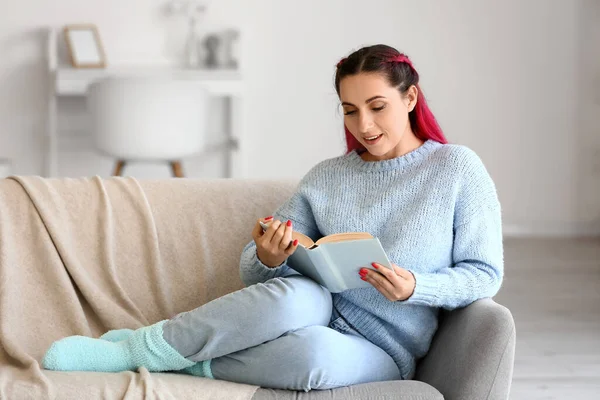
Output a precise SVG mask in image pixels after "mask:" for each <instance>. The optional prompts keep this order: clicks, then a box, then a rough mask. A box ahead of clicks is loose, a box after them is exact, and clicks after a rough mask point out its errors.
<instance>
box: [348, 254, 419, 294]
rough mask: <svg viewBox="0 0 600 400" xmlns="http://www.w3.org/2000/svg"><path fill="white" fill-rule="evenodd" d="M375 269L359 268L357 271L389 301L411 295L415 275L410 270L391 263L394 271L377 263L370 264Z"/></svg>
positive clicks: (413, 288) (414, 283)
mask: <svg viewBox="0 0 600 400" xmlns="http://www.w3.org/2000/svg"><path fill="white" fill-rule="evenodd" d="M371 265H372V266H373V268H375V271H373V270H372V269H368V268H361V270H360V271H359V274H360V277H361V279H362V280H363V281H367V282H369V283H370V284H371V285H373V286H374V287H375V289H377V290H379V291H380V292H381V294H383V295H384V296H385V297H387V298H388V300H391V301H402V300H406V299H408V298H409V297H410V296H412V294H413V292H414V291H415V285H416V281H415V276H414V275H413V274H412V272H410V271H408V270H406V269H404V268H400V267H399V266H397V265H396V264H392V266H393V268H394V270H395V271H396V273H394V272H393V271H392V270H390V269H389V268H387V267H384V266H383V265H381V264H378V263H372V264H371Z"/></svg>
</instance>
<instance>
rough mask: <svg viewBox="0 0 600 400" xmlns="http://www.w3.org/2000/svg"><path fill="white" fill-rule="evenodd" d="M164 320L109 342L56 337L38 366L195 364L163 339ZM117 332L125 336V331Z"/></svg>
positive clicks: (166, 367) (112, 368)
mask: <svg viewBox="0 0 600 400" xmlns="http://www.w3.org/2000/svg"><path fill="white" fill-rule="evenodd" d="M165 322H166V320H165V321H160V322H157V323H156V324H153V325H150V326H145V327H143V328H140V329H137V330H135V331H133V332H132V333H130V334H129V335H128V336H127V338H126V339H125V340H123V341H117V342H111V341H107V340H103V339H92V338H89V337H85V336H69V337H66V338H64V339H61V340H58V341H56V342H54V343H53V344H52V346H50V348H49V349H48V351H47V352H46V354H45V356H44V359H43V360H42V365H43V367H44V368H46V369H50V370H55V371H102V372H119V371H136V370H137V369H138V368H140V367H145V368H147V369H148V371H150V372H156V371H173V370H180V369H183V368H186V367H191V366H193V365H194V364H195V363H194V362H193V361H189V360H187V359H186V358H185V357H183V356H182V355H181V354H179V353H177V351H175V349H173V348H172V347H171V346H170V345H169V344H168V343H167V342H166V341H165V340H164V339H163V332H162V326H163V324H164V323H165ZM121 334H125V335H127V333H126V332H121Z"/></svg>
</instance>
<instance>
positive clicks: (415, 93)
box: [406, 85, 419, 112]
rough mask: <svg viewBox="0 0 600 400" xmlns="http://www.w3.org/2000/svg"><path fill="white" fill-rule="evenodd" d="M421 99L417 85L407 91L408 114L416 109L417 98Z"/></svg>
mask: <svg viewBox="0 0 600 400" xmlns="http://www.w3.org/2000/svg"><path fill="white" fill-rule="evenodd" d="M418 97H419V89H417V87H416V86H415V85H412V86H411V87H409V88H408V90H407V91H406V100H407V104H406V108H408V112H411V111H412V110H414V109H415V107H416V105H417V98H418Z"/></svg>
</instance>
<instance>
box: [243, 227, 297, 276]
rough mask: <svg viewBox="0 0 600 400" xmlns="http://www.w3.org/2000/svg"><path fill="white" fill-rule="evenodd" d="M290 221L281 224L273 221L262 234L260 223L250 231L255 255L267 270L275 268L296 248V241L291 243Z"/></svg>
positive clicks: (291, 229)
mask: <svg viewBox="0 0 600 400" xmlns="http://www.w3.org/2000/svg"><path fill="white" fill-rule="evenodd" d="M270 219H271V218H265V219H263V220H262V221H263V222H267V223H268V222H269V220H270ZM292 231H293V228H292V221H289V220H288V221H287V222H286V223H282V222H281V221H279V220H274V221H273V222H272V223H271V224H270V225H269V228H267V230H266V231H264V232H263V228H262V226H261V225H260V221H256V225H255V226H254V229H253V230H252V238H253V239H254V243H256V255H257V256H258V259H259V260H260V262H262V263H263V264H264V265H266V266H267V267H269V268H276V267H278V266H280V265H281V264H283V262H284V261H285V260H286V259H287V258H288V257H289V256H291V255H292V254H294V251H296V249H297V248H298V240H293V241H292Z"/></svg>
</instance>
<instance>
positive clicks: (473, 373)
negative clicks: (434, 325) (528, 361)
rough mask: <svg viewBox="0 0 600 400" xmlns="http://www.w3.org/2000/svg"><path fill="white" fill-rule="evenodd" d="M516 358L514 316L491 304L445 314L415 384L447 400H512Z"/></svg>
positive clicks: (478, 303)
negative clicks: (431, 388) (419, 384)
mask: <svg viewBox="0 0 600 400" xmlns="http://www.w3.org/2000/svg"><path fill="white" fill-rule="evenodd" d="M514 355H515V323H514V320H513V317H512V314H511V313H510V311H509V310H508V309H507V308H506V307H504V306H502V305H500V304H498V303H496V302H494V300H492V299H490V298H486V299H481V300H478V301H476V302H474V303H472V304H471V305H469V306H467V307H464V308H461V309H456V310H453V311H449V312H442V314H441V318H440V326H439V328H438V331H437V333H436V334H435V337H434V339H433V342H432V344H431V347H430V350H429V353H428V354H427V356H426V357H425V358H423V359H422V360H421V361H420V362H419V365H418V367H417V372H416V375H415V379H417V380H420V381H423V382H425V383H428V384H430V385H432V386H433V387H435V388H436V389H437V390H439V391H440V392H441V393H442V395H443V396H444V399H446V400H469V399H477V400H500V399H502V400H505V399H508V396H509V392H510V385H511V380H512V374H513V365H514Z"/></svg>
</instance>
